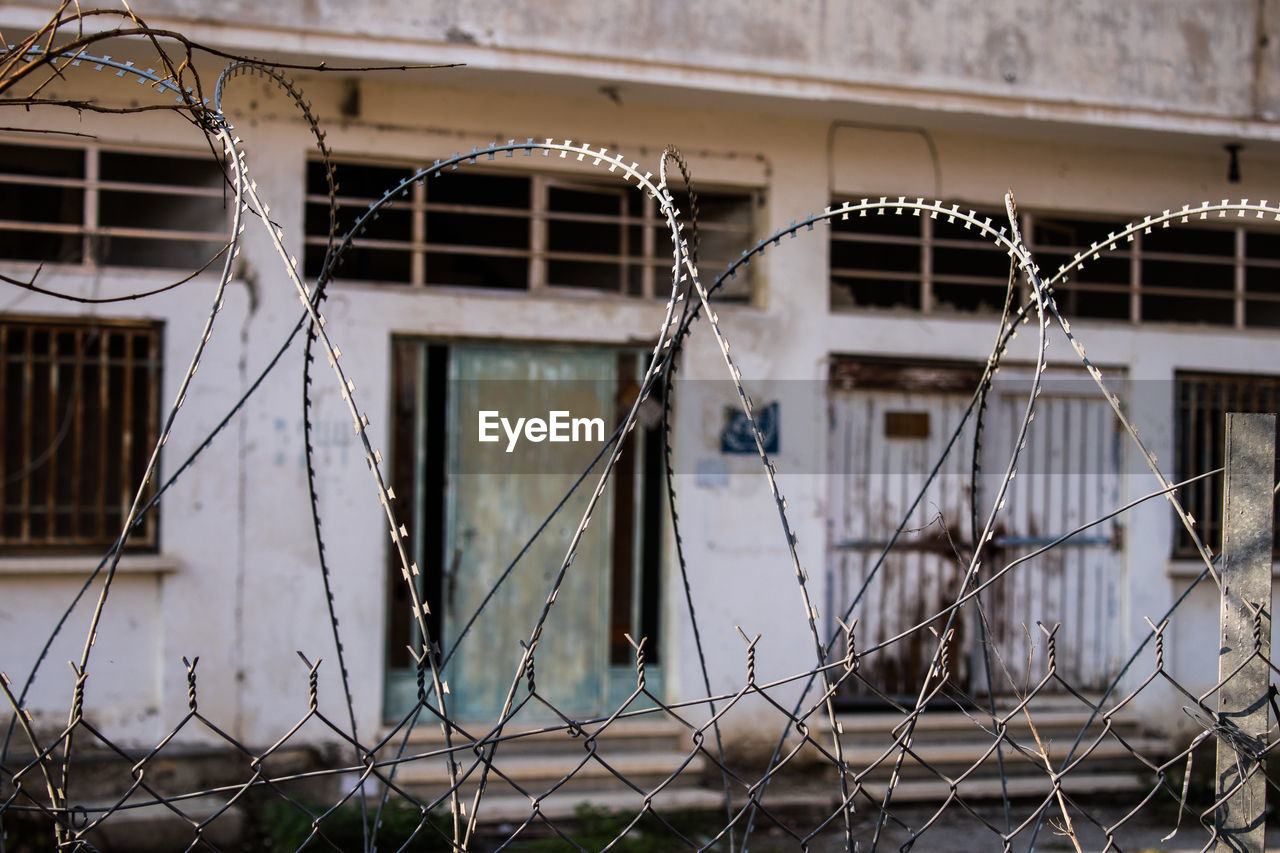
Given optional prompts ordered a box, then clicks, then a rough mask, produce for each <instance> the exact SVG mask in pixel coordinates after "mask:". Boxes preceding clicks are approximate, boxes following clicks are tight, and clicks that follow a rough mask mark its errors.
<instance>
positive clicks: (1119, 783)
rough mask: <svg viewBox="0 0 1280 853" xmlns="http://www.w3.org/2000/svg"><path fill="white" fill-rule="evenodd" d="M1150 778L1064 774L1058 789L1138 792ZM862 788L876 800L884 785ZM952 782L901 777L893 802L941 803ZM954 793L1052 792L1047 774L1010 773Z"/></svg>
mask: <svg viewBox="0 0 1280 853" xmlns="http://www.w3.org/2000/svg"><path fill="white" fill-rule="evenodd" d="M1154 784H1155V783H1154V781H1153V780H1152V779H1151V778H1148V777H1144V776H1141V775H1139V774H1134V773H1083V772H1080V773H1068V774H1067V775H1066V776H1063V777H1062V790H1064V791H1065V792H1067V793H1068V794H1075V795H1080V794H1114V793H1126V792H1131V791H1142V790H1147V789H1149V788H1151V787H1152V786H1153V785H1154ZM863 787H864V789H865V790H866V791H867V793H868V794H870V795H871V796H872V797H873V798H875V799H877V800H883V799H884V793H885V789H886V787H887V786H886V785H883V784H876V783H874V782H868V783H866V784H865V785H864V786H863ZM951 790H952V784H951V783H950V782H946V781H943V780H941V779H932V780H930V779H913V780H907V779H904V780H902V781H900V782H899V783H898V784H897V785H896V786H894V789H893V798H892V800H891V802H893V803H922V802H932V803H942V802H943V801H945V800H946V799H947V797H948V796H950V794H951ZM955 791H956V795H957V796H958V797H960V798H961V799H963V800H967V801H975V800H996V799H1000V798H1001V797H1002V796H1003V795H1004V793H1007V794H1008V796H1009V798H1010V799H1036V800H1039V799H1044V798H1045V797H1047V796H1048V795H1049V794H1050V793H1051V792H1052V791H1053V783H1052V782H1051V781H1050V779H1049V777H1048V775H1041V776H1040V777H1038V778H1037V777H1034V776H1014V777H1009V778H1007V779H1005V780H1004V782H1003V784H1002V783H1001V780H1000V779H999V778H998V777H993V776H983V777H976V778H966V779H964V780H963V781H961V782H958V783H955Z"/></svg>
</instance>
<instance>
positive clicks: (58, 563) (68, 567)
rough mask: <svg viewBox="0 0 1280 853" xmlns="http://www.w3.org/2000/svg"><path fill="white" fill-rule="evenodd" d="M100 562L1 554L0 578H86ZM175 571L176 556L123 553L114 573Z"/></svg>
mask: <svg viewBox="0 0 1280 853" xmlns="http://www.w3.org/2000/svg"><path fill="white" fill-rule="evenodd" d="M101 561H102V558H101V557H95V556H92V555H89V556H83V555H62V556H53V555H50V556H44V555H29V556H21V557H0V577H22V576H28V577H30V576H53V575H58V576H62V575H73V576H76V577H88V575H89V573H90V572H92V571H93V570H94V569H96V568H97V567H98V563H100V562H101ZM177 570H178V558H177V557H173V556H170V555H167V554H126V555H125V556H123V557H121V558H120V564H119V565H118V566H116V573H117V574H128V575H167V574H172V573H173V572H176V571H177Z"/></svg>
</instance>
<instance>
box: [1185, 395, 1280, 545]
mask: <svg viewBox="0 0 1280 853" xmlns="http://www.w3.org/2000/svg"><path fill="white" fill-rule="evenodd" d="M1176 383H1177V388H1176V394H1177V399H1176V402H1175V404H1174V408H1175V419H1174V441H1175V446H1176V458H1175V461H1174V466H1175V469H1176V472H1177V478H1178V479H1179V480H1184V479H1187V478H1188V477H1193V476H1195V475H1196V474H1202V473H1204V472H1205V471H1210V470H1212V469H1214V468H1218V467H1221V466H1222V464H1223V461H1222V460H1223V456H1222V455H1223V452H1224V448H1225V445H1224V441H1225V438H1224V435H1223V430H1224V425H1225V415H1226V413H1227V412H1275V411H1277V408H1276V407H1277V405H1280V376H1245V375H1239V374H1221V373H1190V372H1181V371H1180V372H1179V373H1178V374H1177V377H1176ZM1178 494H1179V499H1180V500H1181V501H1182V505H1183V506H1184V507H1186V509H1187V512H1189V513H1191V516H1192V518H1194V519H1195V520H1196V527H1197V529H1198V531H1199V533H1200V537H1201V539H1202V540H1203V542H1204V544H1205V545H1206V546H1207V547H1208V548H1209V550H1210V551H1211V552H1213V553H1217V551H1218V550H1219V549H1220V548H1221V547H1222V475H1221V474H1218V475H1215V476H1213V477H1206V478H1205V479H1203V480H1197V481H1196V482H1194V483H1190V484H1188V485H1186V486H1183V487H1182V489H1180V490H1179V492H1178ZM1276 530H1277V532H1280V517H1278V519H1277V527H1276ZM1274 541H1276V542H1280V538H1277V539H1275V540H1274ZM1197 553H1198V552H1197V551H1196V549H1195V545H1194V544H1193V542H1192V540H1191V536H1190V535H1189V534H1188V533H1187V531H1186V530H1185V529H1184V528H1183V527H1182V525H1181V524H1178V525H1176V527H1175V532H1174V556H1176V557H1188V558H1194V557H1196V556H1197ZM1276 554H1277V556H1280V551H1276Z"/></svg>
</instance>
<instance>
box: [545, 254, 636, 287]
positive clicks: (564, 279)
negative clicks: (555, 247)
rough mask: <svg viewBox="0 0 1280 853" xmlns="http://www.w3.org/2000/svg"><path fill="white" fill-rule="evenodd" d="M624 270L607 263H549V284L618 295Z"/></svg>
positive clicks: (615, 264)
mask: <svg viewBox="0 0 1280 853" xmlns="http://www.w3.org/2000/svg"><path fill="white" fill-rule="evenodd" d="M622 274H623V268H622V267H621V266H620V265H619V264H617V263H608V262H605V261H559V260H550V261H548V262H547V284H549V285H551V286H552V287H576V288H582V289H589V290H603V291H607V292H609V293H618V292H621V290H622Z"/></svg>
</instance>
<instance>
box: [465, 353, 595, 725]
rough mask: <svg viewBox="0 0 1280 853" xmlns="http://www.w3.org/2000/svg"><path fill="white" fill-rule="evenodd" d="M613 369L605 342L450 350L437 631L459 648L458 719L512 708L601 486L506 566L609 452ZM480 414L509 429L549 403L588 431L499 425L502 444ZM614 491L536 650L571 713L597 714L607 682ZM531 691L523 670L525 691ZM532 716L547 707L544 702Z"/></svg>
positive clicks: (544, 693)
mask: <svg viewBox="0 0 1280 853" xmlns="http://www.w3.org/2000/svg"><path fill="white" fill-rule="evenodd" d="M616 373H617V357H616V354H614V353H612V352H609V351H601V350H587V349H568V348H566V349H548V348H542V347H538V348H533V347H514V346H513V347H507V346H484V347H471V346H467V347H460V346H455V347H452V348H451V350H450V357H449V370H448V377H449V393H448V413H449V421H450V424H451V425H452V427H453V428H452V429H451V431H450V436H449V440H448V455H449V459H448V464H447V484H446V487H447V497H446V508H445V531H444V534H445V535H444V545H445V547H444V561H443V562H444V566H443V569H444V572H443V582H442V589H441V596H442V599H443V600H442V607H443V618H442V622H443V624H442V629H441V631H442V635H443V637H442V638H443V640H444V645H445V648H446V649H449V648H453V647H454V646H455V644H456V646H457V650H456V651H455V652H454V655H453V658H452V659H451V660H450V662H449V664H448V666H447V667H446V669H445V677H446V679H447V680H448V684H449V688H450V695H449V696H448V697H447V698H448V701H449V703H450V705H451V707H450V711H451V713H452V714H454V715H457V716H460V717H463V718H471V719H489V718H492V717H493V716H494V715H495V714H497V713H498V712H499V711H500V710H501V709H502V706H503V703H504V701H505V699H506V696H507V693H508V690H509V688H510V686H511V684H512V682H513V680H514V678H515V675H516V672H517V670H518V667H519V662H520V659H521V655H522V653H523V648H522V643H527V642H528V641H529V638H530V635H531V634H532V632H533V630H534V626H535V624H536V622H537V619H538V616H539V614H540V613H541V612H542V610H543V607H544V605H545V603H546V601H547V598H548V596H549V595H550V594H551V592H552V590H553V588H554V583H555V578H556V575H557V574H558V573H559V571H560V568H561V564H562V562H563V561H564V558H565V553H566V550H567V548H568V546H569V542H570V540H571V537H572V535H573V532H574V530H575V529H576V527H577V525H578V522H579V520H580V519H581V518H582V514H583V512H584V510H585V508H586V506H587V502H588V499H589V497H590V495H591V493H592V491H593V489H594V486H595V482H596V475H595V474H593V475H592V476H590V477H589V478H588V480H587V481H586V482H584V483H583V484H582V485H581V486H580V487H579V489H578V491H577V492H575V494H574V496H573V497H572V498H571V499H570V500H569V501H568V502H567V503H566V504H565V505H564V507H562V508H561V510H560V511H559V513H558V514H557V515H556V516H555V518H554V519H553V520H552V521H551V523H550V524H549V525H548V527H547V528H546V529H545V530H544V531H543V532H542V533H541V534H540V535H539V536H538V538H537V539H536V540H535V541H534V543H533V544H532V546H530V547H529V549H528V550H527V551H526V552H525V553H524V554H523V556H521V557H520V559H519V561H518V562H517V563H516V566H515V568H514V570H512V571H511V573H510V574H509V575H508V576H507V577H506V578H505V580H503V579H502V576H503V574H504V573H505V572H506V571H507V568H508V566H509V565H510V564H511V562H512V561H513V560H514V559H515V558H516V556H517V554H519V553H520V551H521V549H522V548H524V546H525V544H526V543H527V542H528V541H529V539H530V537H531V536H533V534H534V532H535V531H536V530H537V529H538V527H539V525H540V524H541V523H542V522H543V520H544V519H545V518H546V517H547V515H548V514H549V513H550V512H551V510H552V509H553V508H554V507H555V506H556V504H557V503H558V502H559V501H560V500H561V498H562V497H563V496H564V495H565V493H566V492H567V491H568V490H569V488H570V486H572V484H573V481H574V479H575V478H576V476H577V475H578V473H579V472H581V471H582V469H583V468H585V467H586V465H587V464H588V463H589V462H590V461H591V459H592V457H593V456H594V455H595V454H596V453H597V452H598V451H599V449H600V447H601V445H602V441H601V440H599V439H600V435H599V433H600V432H602V431H603V430H606V429H607V430H610V431H611V430H612V427H613V421H614V408H615V405H616V403H615V399H614V396H615V389H616V387H617V376H616ZM481 412H492V413H496V414H494V415H489V416H488V419H489V423H490V424H492V423H493V422H494V420H495V419H496V418H499V417H501V418H506V419H507V421H508V425H509V426H511V427H514V425H515V424H516V423H517V421H518V419H519V418H526V419H532V418H538V419H541V420H543V421H549V420H550V419H551V417H552V415H551V413H553V412H565V413H567V415H566V416H564V417H566V418H569V419H571V420H576V421H578V423H579V426H580V427H581V428H580V429H579V431H578V435H577V436H576V438H577V439H578V440H577V441H573V440H572V439H573V438H574V436H573V434H572V431H571V430H570V429H566V430H565V432H566V433H567V434H568V435H569V437H570V440H569V441H552V440H550V439H551V438H553V437H557V436H550V435H549V436H547V437H546V438H544V439H543V440H542V441H539V442H535V441H532V440H530V439H529V438H527V437H526V436H525V435H523V434H522V435H521V437H520V438H519V439H518V441H517V443H516V444H514V446H512V444H511V439H510V436H509V434H508V430H507V429H505V428H503V427H502V426H497V427H496V428H493V427H491V428H490V429H489V431H488V434H489V436H490V437H492V436H493V435H494V434H495V433H496V435H497V439H498V440H497V441H489V442H482V441H480V440H479V439H480V413H481ZM597 418H598V419H600V421H601V425H600V427H599V428H597V429H595V430H592V429H590V426H593V425H592V424H589V422H590V421H592V419H597ZM562 420H563V418H562ZM588 433H589V434H588ZM537 434H538V431H537V430H534V431H533V435H534V436H535V437H536V435H537ZM561 437H562V436H561ZM509 448H510V449H509ZM598 470H599V466H598V467H597V472H598ZM610 501H611V494H610V492H606V493H605V495H604V496H603V497H602V498H601V501H600V503H599V504H598V505H597V507H596V509H595V511H594V513H593V517H592V521H591V525H590V527H589V529H588V531H587V534H586V536H585V537H584V538H583V540H582V542H581V543H580V544H579V546H578V549H577V553H576V556H575V557H574V560H573V563H572V565H571V566H570V567H569V570H568V573H567V574H566V576H565V579H564V581H563V583H562V585H561V587H560V590H559V592H558V593H557V596H556V600H555V604H554V606H553V607H552V610H551V613H550V616H549V620H548V622H547V625H546V627H545V629H544V630H543V632H542V635H541V638H540V640H539V644H538V647H537V651H536V655H535V658H534V661H535V675H536V680H535V685H536V688H537V692H538V694H539V695H540V696H541V697H543V698H544V699H545V700H546V701H547V702H549V703H550V704H551V705H553V706H554V707H555V708H557V709H559V710H560V711H561V712H563V713H566V714H580V713H583V712H591V711H598V710H599V706H600V704H601V702H602V701H603V698H604V691H605V689H606V686H607V680H608V665H609V659H608V654H609V637H608V614H609V607H608V599H607V596H608V584H609V566H610V543H611V540H612V536H611V534H612V531H611V530H610V526H611V521H612V519H613V513H612V512H611V511H610ZM495 588H496V591H495ZM490 596H491V597H490ZM486 598H488V601H487V602H486ZM482 607H483V609H481V608H482ZM477 614H478V615H477ZM469 622H470V623H471V624H470V626H469V627H468V623H469ZM527 689H528V688H527V682H526V681H525V680H524V679H521V681H520V684H519V685H518V687H517V693H516V698H517V701H519V699H520V698H522V697H523V696H524V695H526V692H527ZM524 713H525V714H530V715H534V716H550V714H551V712H550V710H549V709H546V707H545V706H543V705H540V704H537V703H535V704H532V705H531V706H530V707H529V708H528V709H527V711H526V712H524Z"/></svg>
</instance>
